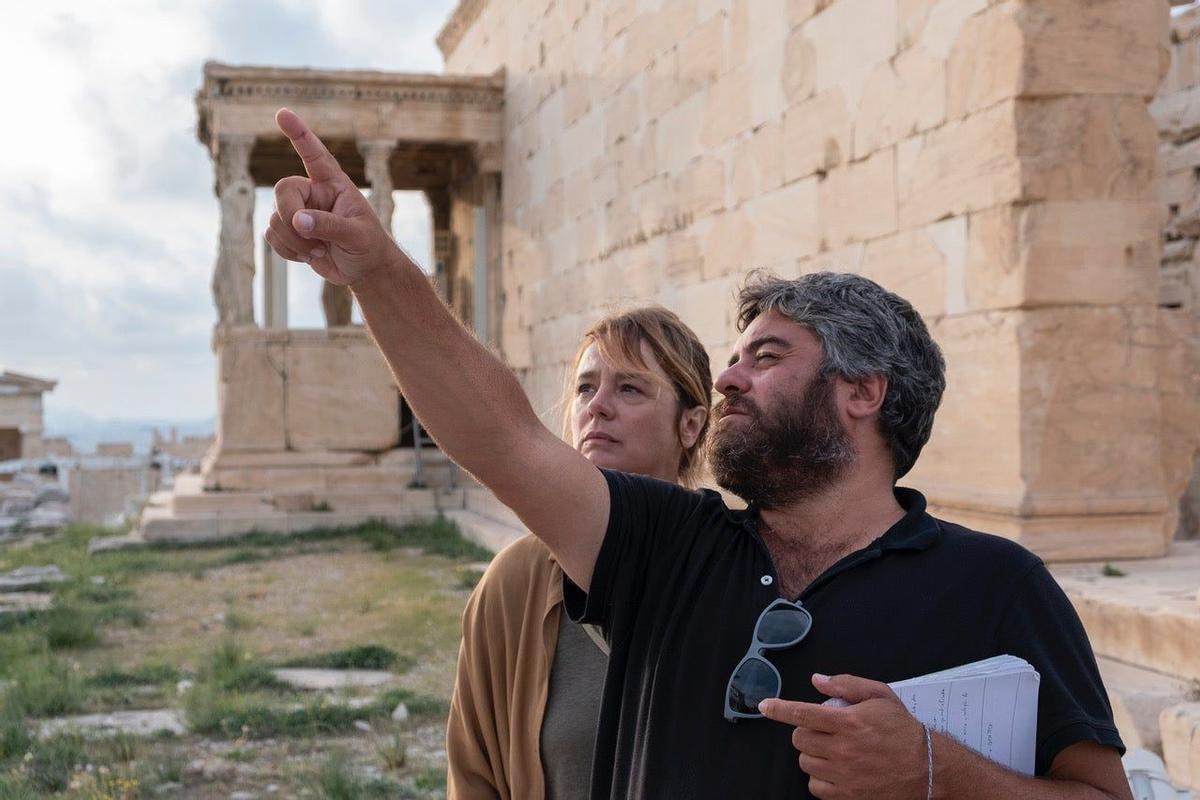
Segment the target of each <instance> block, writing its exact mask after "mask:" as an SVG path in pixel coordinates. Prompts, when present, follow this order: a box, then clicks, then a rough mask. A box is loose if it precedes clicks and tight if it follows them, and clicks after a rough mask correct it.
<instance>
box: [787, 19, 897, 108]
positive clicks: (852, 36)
mask: <svg viewBox="0 0 1200 800" xmlns="http://www.w3.org/2000/svg"><path fill="white" fill-rule="evenodd" d="M896 27H897V26H896V0H838V2H835V3H833V4H831V5H830V6H829V7H828V8H826V9H825V10H824V11H822V12H821V13H820V14H817V15H816V16H815V17H813V18H812V19H810V20H809V21H808V22H807V23H806V24H805V28H806V30H807V32H808V36H809V38H810V40H811V41H812V43H813V48H814V53H815V60H816V72H817V91H818V92H826V91H830V90H832V89H839V90H841V93H842V96H843V97H844V98H845V99H846V106H847V107H848V108H850V109H851V110H852V111H851V113H852V114H853V113H854V110H856V109H857V108H858V102H859V99H860V98H861V97H862V92H863V87H864V86H865V85H866V82H867V77H868V76H869V75H870V74H871V72H872V70H874V69H875V66H876V65H877V64H881V63H883V62H885V61H887V60H888V59H890V58H891V57H892V56H894V55H896V51H897V45H896Z"/></svg>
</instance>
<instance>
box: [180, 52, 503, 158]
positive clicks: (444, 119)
mask: <svg viewBox="0 0 1200 800" xmlns="http://www.w3.org/2000/svg"><path fill="white" fill-rule="evenodd" d="M280 106H287V107H289V108H291V109H292V110H293V111H295V112H297V113H298V114H300V115H301V116H302V117H304V118H305V119H306V120H308V121H309V123H310V124H311V125H312V126H313V128H314V129H315V130H317V132H318V133H319V135H321V136H322V137H327V138H330V139H351V140H355V141H357V140H361V139H391V140H393V141H397V142H398V141H405V142H427V143H434V144H478V145H485V144H488V143H498V142H500V141H501V140H502V138H503V129H504V77H503V75H499V74H498V75H489V76H476V75H466V76H462V75H425V74H412V73H397V72H372V71H365V70H313V69H281V68H276V67H238V66H230V65H226V64H219V63H217V62H211V61H210V62H208V63H207V64H205V65H204V84H203V86H202V87H201V89H200V91H199V92H197V93H196V107H197V111H198V112H199V119H198V123H197V135H198V136H199V138H200V140H201V141H202V142H203V143H204V144H205V145H206V146H208V148H209V150H210V152H214V153H215V152H216V150H217V148H218V141H219V137H220V135H222V134H226V135H244V136H254V137H256V138H261V139H266V140H272V141H283V136H282V135H281V134H280V133H279V131H278V129H277V128H276V127H275V110H276V109H278V108H279V107H280ZM283 143H284V144H286V142H283ZM352 177H353V176H352Z"/></svg>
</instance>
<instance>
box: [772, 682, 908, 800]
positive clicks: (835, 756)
mask: <svg viewBox="0 0 1200 800" xmlns="http://www.w3.org/2000/svg"><path fill="white" fill-rule="evenodd" d="M812 682H813V686H815V687H816V689H817V691H819V692H821V693H822V694H825V695H828V696H829V697H834V698H838V699H840V700H843V701H845V702H846V703H849V705H847V706H844V707H837V706H826V705H821V704H819V703H800V702H795V701H791V700H764V701H763V702H762V704H761V705H760V706H759V710H760V711H762V713H763V715H764V716H765V717H767V718H768V719H773V720H775V721H777V722H783V723H785V724H787V725H792V726H794V727H795V729H796V730H795V731H793V733H792V744H793V745H794V746H795V747H796V749H797V750H798V751H800V768H801V769H803V770H804V771H805V772H806V773H807V774H808V776H809V782H808V788H809V791H811V792H812V793H813V794H814V795H815V796H817V797H820V798H822V800H835V799H836V798H850V797H913V798H918V797H920V798H923V797H925V796H926V787H927V785H928V779H929V772H928V754H927V752H926V750H925V732H924V730H923V729H922V727H921V723H920V722H918V721H917V719H916V718H915V717H914V716H913V715H912V714H911V713H909V711H908V709H907V708H905V706H904V703H902V702H901V701H900V698H899V697H897V696H896V693H895V692H894V691H892V689H891V687H890V686H888V685H887V684H886V683H880V682H879V681H870V680H867V679H866V678H859V677H856V676H854V675H835V676H832V677H830V676H827V675H813V678H812Z"/></svg>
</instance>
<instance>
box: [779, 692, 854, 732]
mask: <svg viewBox="0 0 1200 800" xmlns="http://www.w3.org/2000/svg"><path fill="white" fill-rule="evenodd" d="M758 710H759V711H760V712H762V715H763V716H764V717H766V718H767V719H773V720H775V721H776V722H782V723H784V724H786V725H792V726H794V727H797V728H807V729H809V730H813V731H821V732H822V733H835V732H837V730H838V724H837V721H838V712H839V711H841V709H838V708H828V707H826V706H822V705H818V704H816V703H801V702H798V701H795V700H778V699H771V700H764V701H762V703H761V704H759V706H758Z"/></svg>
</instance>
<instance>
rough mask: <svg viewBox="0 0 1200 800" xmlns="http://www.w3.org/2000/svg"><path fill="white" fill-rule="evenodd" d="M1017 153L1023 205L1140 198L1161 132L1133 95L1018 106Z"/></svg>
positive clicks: (1151, 173)
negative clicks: (1028, 201) (1053, 201)
mask: <svg viewBox="0 0 1200 800" xmlns="http://www.w3.org/2000/svg"><path fill="white" fill-rule="evenodd" d="M1016 112H1017V113H1016V125H1017V155H1018V157H1019V158H1020V161H1021V171H1022V175H1023V180H1022V183H1023V191H1022V197H1023V199H1025V200H1140V199H1142V198H1144V197H1146V196H1147V195H1148V194H1149V192H1150V190H1151V187H1152V184H1153V179H1154V164H1155V158H1156V156H1157V152H1158V132H1157V131H1156V130H1155V127H1154V120H1153V119H1152V118H1151V117H1150V115H1149V114H1148V113H1147V112H1146V105H1145V103H1144V102H1143V101H1142V99H1141V98H1137V97H1093V96H1071V97H1053V98H1045V99H1036V100H1020V101H1018V102H1017V106H1016Z"/></svg>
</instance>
